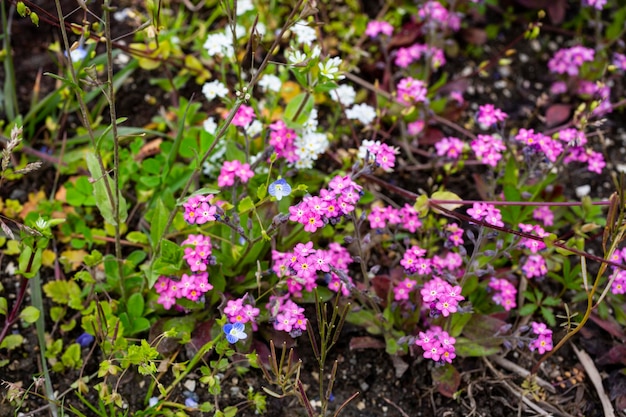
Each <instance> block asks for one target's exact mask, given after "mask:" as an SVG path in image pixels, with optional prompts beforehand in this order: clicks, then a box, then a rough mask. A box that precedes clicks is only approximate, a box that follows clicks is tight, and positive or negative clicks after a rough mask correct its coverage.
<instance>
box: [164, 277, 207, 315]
mask: <svg viewBox="0 0 626 417" xmlns="http://www.w3.org/2000/svg"><path fill="white" fill-rule="evenodd" d="M154 288H155V290H156V292H157V294H159V299H158V300H157V302H158V303H159V304H161V305H162V306H163V308H165V309H166V310H169V309H170V308H172V306H173V305H174V304H176V300H178V299H179V298H186V299H188V300H191V301H198V300H199V299H200V297H202V295H204V293H206V292H207V291H209V290H211V289H213V286H212V285H211V284H210V283H209V273H208V272H201V273H199V274H191V275H187V274H183V275H182V277H181V279H180V281H176V280H173V279H171V278H168V277H165V276H162V277H160V278H159V279H158V280H157V283H156V285H155V286H154Z"/></svg>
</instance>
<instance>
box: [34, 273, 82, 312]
mask: <svg viewBox="0 0 626 417" xmlns="http://www.w3.org/2000/svg"><path fill="white" fill-rule="evenodd" d="M43 291H44V292H45V293H46V296H48V298H50V299H52V301H54V302H55V303H58V304H63V305H69V306H70V307H72V308H73V309H75V310H80V309H81V308H82V303H81V300H80V287H79V286H78V284H76V282H74V281H63V280H57V281H50V282H48V283H46V284H44V286H43Z"/></svg>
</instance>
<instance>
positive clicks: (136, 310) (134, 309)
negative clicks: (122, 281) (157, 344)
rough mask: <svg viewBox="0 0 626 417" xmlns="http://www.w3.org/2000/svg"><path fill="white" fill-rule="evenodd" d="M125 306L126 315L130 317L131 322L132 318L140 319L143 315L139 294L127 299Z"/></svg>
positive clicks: (141, 298) (142, 304)
mask: <svg viewBox="0 0 626 417" xmlns="http://www.w3.org/2000/svg"><path fill="white" fill-rule="evenodd" d="M126 306H127V311H128V315H129V316H130V319H131V320H132V319H133V318H134V317H141V316H142V315H143V309H144V300H143V297H142V296H141V294H139V293H138V292H136V293H134V294H132V295H131V296H130V297H128V301H127V303H126Z"/></svg>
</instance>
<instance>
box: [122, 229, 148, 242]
mask: <svg viewBox="0 0 626 417" xmlns="http://www.w3.org/2000/svg"><path fill="white" fill-rule="evenodd" d="M126 239H127V240H128V241H129V242H132V243H140V244H142V245H145V244H147V243H148V236H146V234H145V233H142V232H130V233H128V234H127V235H126Z"/></svg>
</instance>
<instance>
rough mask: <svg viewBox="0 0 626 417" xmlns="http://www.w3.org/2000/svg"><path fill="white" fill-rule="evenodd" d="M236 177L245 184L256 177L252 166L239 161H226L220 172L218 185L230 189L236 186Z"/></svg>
mask: <svg viewBox="0 0 626 417" xmlns="http://www.w3.org/2000/svg"><path fill="white" fill-rule="evenodd" d="M235 177H237V178H239V179H240V180H241V182H243V183H246V182H248V180H249V179H250V178H252V177H254V172H252V170H251V169H250V164H248V163H245V164H242V163H241V162H240V161H238V160H234V161H225V162H224V165H222V169H221V170H220V175H219V177H217V185H218V186H219V187H230V186H232V185H234V184H235Z"/></svg>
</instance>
